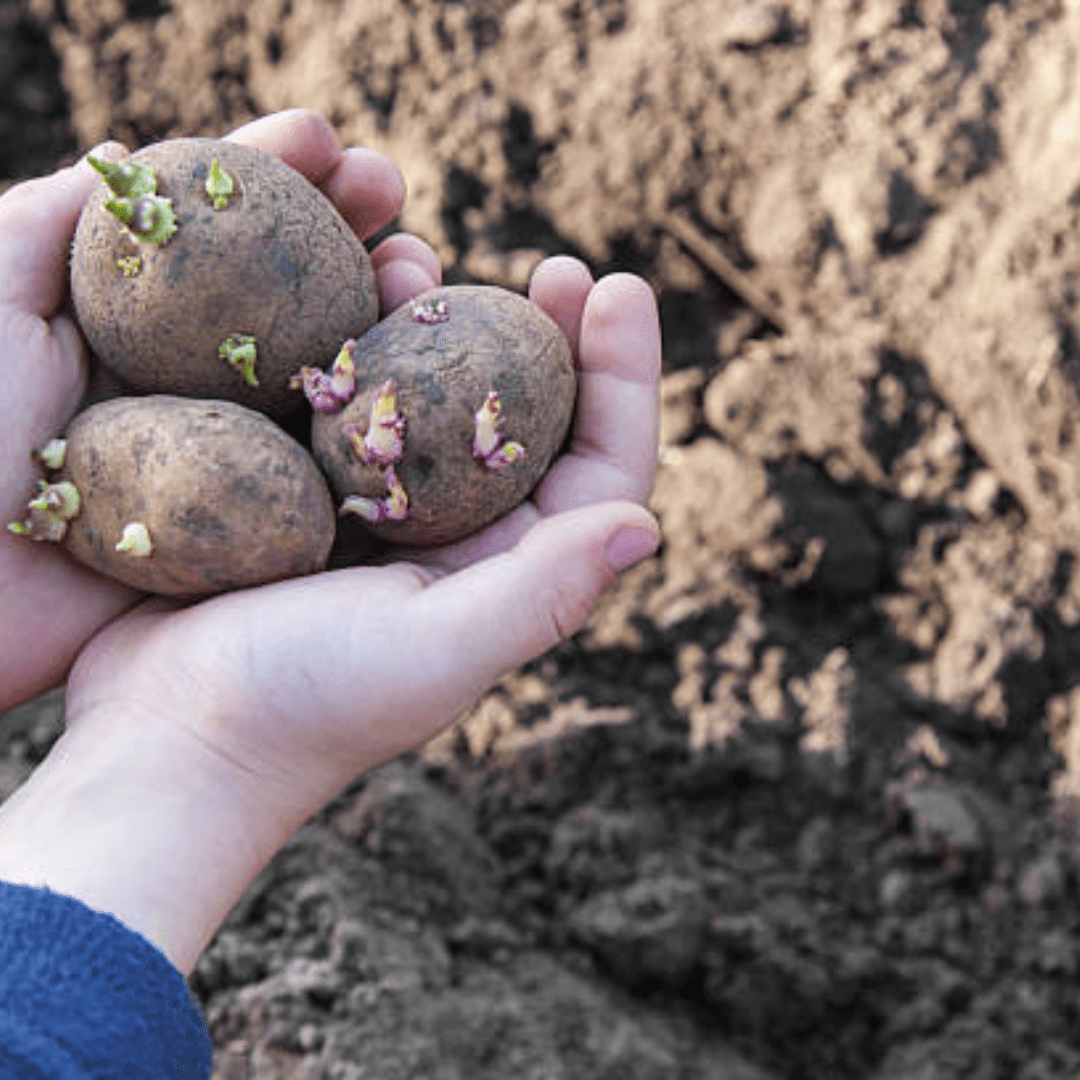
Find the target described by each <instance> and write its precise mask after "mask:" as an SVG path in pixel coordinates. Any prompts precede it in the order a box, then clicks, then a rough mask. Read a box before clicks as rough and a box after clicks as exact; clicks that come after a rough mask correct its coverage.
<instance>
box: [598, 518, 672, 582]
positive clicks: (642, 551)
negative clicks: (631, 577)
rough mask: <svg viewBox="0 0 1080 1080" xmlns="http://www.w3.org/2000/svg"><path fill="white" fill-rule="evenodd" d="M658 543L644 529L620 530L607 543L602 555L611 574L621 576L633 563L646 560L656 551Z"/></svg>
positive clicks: (653, 536)
mask: <svg viewBox="0 0 1080 1080" xmlns="http://www.w3.org/2000/svg"><path fill="white" fill-rule="evenodd" d="M659 542H660V541H659V538H658V537H657V536H655V535H654V534H653V533H651V532H646V531H645V530H644V529H622V530H621V531H620V532H617V533H616V534H615V535H614V536H613V537H612V538H611V540H609V541H608V546H607V548H606V549H605V551H604V555H605V557H606V558H607V564H608V566H610V567H611V570H612V572H613V573H616V574H621V573H622V571H623V570H626V569H628V568H629V567H631V566H633V565H634V563H639V562H641V560H642V559H647V558H648V557H649V556H650V555H651V554H652V553H653V552H654V551H656V549H657V547H658V545H659Z"/></svg>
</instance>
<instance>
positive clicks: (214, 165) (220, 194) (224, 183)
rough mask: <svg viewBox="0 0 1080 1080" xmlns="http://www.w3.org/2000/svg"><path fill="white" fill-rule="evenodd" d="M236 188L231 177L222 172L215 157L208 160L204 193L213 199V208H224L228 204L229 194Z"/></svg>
mask: <svg viewBox="0 0 1080 1080" xmlns="http://www.w3.org/2000/svg"><path fill="white" fill-rule="evenodd" d="M235 190H236V185H235V184H234V183H233V180H232V177H231V176H230V175H229V174H228V173H227V172H224V171H223V170H222V168H221V166H220V165H219V164H218V160H217V158H214V160H213V161H211V162H210V175H209V176H208V177H207V178H206V194H207V195H209V196H210V198H211V199H213V200H214V209H215V210H224V209H225V207H226V206H228V205H229V196H230V195H232V193H233V192H234V191H235Z"/></svg>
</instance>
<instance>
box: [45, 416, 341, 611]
mask: <svg viewBox="0 0 1080 1080" xmlns="http://www.w3.org/2000/svg"><path fill="white" fill-rule="evenodd" d="M66 437H67V454H66V458H65V461H64V466H63V469H62V470H60V473H59V474H58V476H57V477H56V479H57V480H70V481H71V482H72V483H73V484H74V485H75V486H76V487H77V488H78V489H79V494H80V497H81V508H80V511H79V513H78V515H77V516H76V517H75V518H74V519H73V520H72V521H71V522H70V524H69V525H68V529H67V533H66V535H65V536H64V539H63V541H62V543H63V546H64V547H65V548H66V549H67V550H68V551H69V552H70V553H71V555H73V556H74V557H75V558H76V559H77V560H78V561H79V562H81V563H83V564H85V565H86V566H89V567H91V568H92V569H94V570H97V571H99V572H100V573H103V574H107V575H109V576H110V577H113V578H116V579H117V580H118V581H122V582H124V583H125V584H127V585H131V586H133V587H134V588H136V589H142V590H144V591H146V592H153V593H161V594H164V595H168V596H205V595H208V594H211V593H217V592H224V591H226V590H231V589H241V588H245V587H247V586H250V585H261V584H265V583H267V582H271V581H278V580H280V579H282V578H288V577H296V576H298V575H301V574H309V573H313V572H315V571H317V570H321V569H322V568H323V567H324V566H325V565H326V560H327V557H328V556H329V553H330V548H331V545H332V544H333V540H334V529H335V524H336V515H335V513H334V506H333V502H332V500H331V498H330V492H329V489H328V488H327V486H326V481H325V480H324V478H323V476H322V474H321V473H320V472H319V469H318V467H317V466H316V464H315V462H314V460H313V459H312V457H311V455H310V454H309V453H308V452H307V451H306V450H305V449H304V448H303V447H302V446H301V445H300V444H299V443H298V442H296V441H295V440H294V439H292V438H290V437H289V436H288V435H286V434H285V433H284V432H283V431H282V430H281V429H280V428H279V427H278V426H277V425H276V424H275V423H274V422H273V421H271V420H269V419H267V418H266V417H265V416H263V415H262V414H261V413H257V412H254V411H253V410H251V409H247V408H244V407H243V406H240V405H237V404H235V403H234V402H229V401H196V400H192V399H190V398H179V397H173V396H169V395H153V396H149V397H142V398H113V399H112V400H109V401H104V402H100V403H98V404H97V405H92V406H90V407H89V408H88V409H86V410H85V411H84V412H81V413H79V414H78V415H77V416H76V417H75V418H74V419H73V420H72V421H71V424H70V426H69V428H68V432H67V436H66ZM133 521H139V522H142V523H143V524H144V525H145V526H146V528H147V529H148V530H149V533H150V538H151V541H152V543H153V551H152V553H151V554H150V555H149V556H148V557H147V558H138V557H135V556H133V555H130V554H124V553H121V552H118V551H116V550H115V544H116V543H117V541H118V540H119V539H120V537H121V535H122V533H123V529H124V526H125V525H127V524H128V523H129V522H133Z"/></svg>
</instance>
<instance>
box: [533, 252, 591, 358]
mask: <svg viewBox="0 0 1080 1080" xmlns="http://www.w3.org/2000/svg"><path fill="white" fill-rule="evenodd" d="M592 287H593V277H592V274H590V273H589V268H588V267H587V266H586V265H585V264H584V263H583V262H582V261H581V260H580V259H575V258H572V257H571V256H569V255H555V256H553V257H552V258H550V259H545V260H544V261H543V262H542V263H540V265H539V266H537V268H536V269H535V270H534V271H533V275H532V279H531V280H530V282H529V299H530V300H532V301H533V303H534V304H537V305H538V306H539V307H540V308H542V309H543V310H544V311H546V312H547V314H548V315H550V316H551V317H552V318H553V319H554V320H555V322H557V323H558V324H559V329H560V330H562V332H563V335H564V336H565V337H566V340H567V341H568V342H570V349H571V351H572V352H573V354H574V356H575V357H576V356H577V355H578V342H579V339H580V335H581V316H582V314H583V312H584V310H585V302H586V300H587V299H588V297H589V293H590V291H591V290H592Z"/></svg>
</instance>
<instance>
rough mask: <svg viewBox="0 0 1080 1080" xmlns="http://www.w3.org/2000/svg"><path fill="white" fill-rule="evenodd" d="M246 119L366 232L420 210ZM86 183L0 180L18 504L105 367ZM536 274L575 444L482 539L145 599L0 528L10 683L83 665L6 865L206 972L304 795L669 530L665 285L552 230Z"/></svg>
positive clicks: (320, 128) (398, 276)
mask: <svg viewBox="0 0 1080 1080" xmlns="http://www.w3.org/2000/svg"><path fill="white" fill-rule="evenodd" d="M233 137H237V138H241V139H243V140H246V141H250V142H252V143H253V144H255V145H260V146H263V147H264V148H266V149H269V150H271V151H272V152H275V153H278V154H279V155H280V156H282V157H283V158H284V159H285V160H287V161H288V162H289V163H290V164H292V165H293V166H294V167H296V168H299V169H300V171H301V172H304V174H305V175H307V176H308V177H309V178H311V179H312V180H314V181H315V182H316V183H318V184H319V186H321V187H322V189H323V191H324V192H325V193H326V194H327V195H328V196H329V197H330V198H331V199H332V200H333V201H334V203H335V205H337V207H338V209H339V211H340V212H341V213H342V214H343V216H344V217H345V218H346V220H348V221H349V222H350V224H352V225H353V227H354V228H355V229H356V231H357V232H358V234H359V235H361V236H367V235H371V234H372V233H373V232H375V231H377V230H378V229H379V228H381V227H382V226H383V225H384V224H386V223H387V222H389V221H390V220H392V219H393V217H395V216H396V214H397V213H398V210H399V209H400V206H401V202H402V199H403V197H404V187H403V184H402V183H401V178H400V176H399V175H398V174H397V171H396V169H394V167H393V166H392V165H391V164H390V163H389V162H388V161H387V160H386V159H385V158H382V157H381V155H377V154H374V153H373V152H372V151H368V150H349V151H342V150H341V149H340V147H339V146H338V144H337V141H336V138H335V137H334V135H333V132H332V131H331V130H330V128H329V127H328V125H326V123H325V122H324V121H322V120H321V119H320V118H318V117H315V116H313V115H312V114H308V113H302V112H289V113H285V114H278V115H277V116H274V117H268V118H264V119H263V120H261V121H257V122H255V123H254V124H253V125H249V126H248V127H246V128H243V129H241V130H240V131H239V132H237V133H235V134H234V136H233ZM110 152H112V153H116V154H119V153H122V150H120V149H119V148H115V147H114V148H112V149H111V151H110ZM94 182H95V180H94V178H93V176H92V175H91V174H90V170H89V168H88V167H87V166H86V165H85V164H80V165H78V166H76V167H75V168H74V169H73V170H68V171H63V172H61V173H59V174H57V175H55V176H53V177H49V178H46V179H44V180H39V181H33V182H31V183H30V184H27V185H22V186H21V187H19V188H15V189H13V190H12V192H9V193H8V195H6V196H5V197H4V198H3V199H0V374H2V375H3V378H2V379H0V385H3V386H4V392H3V393H4V396H3V397H0V422H2V423H3V424H4V427H5V432H6V434H7V435H8V436H11V437H10V438H9V437H5V439H4V441H3V444H2V446H0V512H5V513H6V514H7V518H6V520H13V519H15V518H17V517H18V515H19V511H20V509H21V505H22V503H24V502H25V498H26V492H27V491H28V490H29V489H30V488H31V487H32V481H33V475H34V472H33V468H32V466H31V465H30V463H29V455H30V451H31V450H32V448H34V447H35V446H40V445H43V444H44V443H45V442H46V441H48V439H49V438H51V437H52V436H54V435H56V434H57V433H58V432H59V431H60V430H61V429H62V427H63V425H64V423H65V422H66V421H67V419H68V418H69V417H70V415H71V414H72V413H73V411H74V410H75V409H76V408H77V406H78V404H79V402H80V400H82V398H83V395H84V393H85V387H86V380H87V370H86V356H85V353H84V351H83V348H82V345H81V342H80V339H79V336H78V333H77V330H76V328H75V326H74V324H73V323H72V321H71V319H70V317H69V316H68V315H67V314H65V313H64V310H63V305H64V292H65V290H64V280H65V277H66V251H67V246H68V244H69V242H70V236H71V231H72V230H73V228H74V224H75V220H76V219H77V215H78V208H79V207H80V206H81V204H82V201H84V200H85V198H86V196H87V193H88V192H89V190H90V188H91V186H92V184H93V183H94ZM373 263H374V265H375V268H376V272H377V275H378V279H379V287H380V297H381V302H382V307H383V310H384V311H389V310H392V309H394V308H395V307H397V306H398V305H400V304H401V303H404V302H406V301H407V300H409V299H410V298H411V297H412V296H414V295H416V294H417V293H419V292H421V291H423V290H425V289H427V288H429V287H430V286H431V285H433V284H435V283H437V282H438V279H439V270H438V264H437V261H436V260H435V258H434V255H433V254H432V252H431V251H430V249H429V248H428V247H427V246H426V245H424V244H423V243H422V242H420V241H419V240H417V239H416V238H414V237H408V236H404V235H399V236H394V237H391V238H390V239H389V240H387V241H385V242H384V243H383V244H382V245H380V246H379V247H378V248H376V250H375V251H374V252H373ZM16 269H18V273H17V274H16V273H15V270H16ZM529 294H530V297H531V299H532V300H533V301H534V302H535V303H537V304H538V305H539V306H540V307H542V308H543V309H544V310H545V311H547V312H548V314H549V315H551V316H552V318H554V319H555V321H556V322H557V323H558V324H559V326H560V327H561V328H562V330H563V332H564V333H565V334H566V336H567V339H568V340H569V342H570V344H571V347H572V350H573V352H574V355H575V358H576V363H577V367H578V373H579V395H578V407H577V413H576V416H575V422H574V427H573V431H572V434H571V440H570V444H569V447H568V449H567V451H566V452H565V453H564V454H563V456H562V457H560V458H559V459H558V460H557V461H556V463H555V465H554V466H553V468H552V469H551V470H550V472H549V473H548V474H547V476H546V477H545V478H544V480H543V481H542V483H541V484H540V486H539V488H538V489H537V490H536V492H535V493H534V496H533V498H532V499H531V500H530V501H529V502H527V503H526V504H524V505H523V506H521V507H519V508H518V509H516V510H515V511H513V512H511V513H510V514H508V515H507V516H506V517H504V518H503V519H501V520H500V521H498V522H496V523H495V524H494V525H492V526H490V527H489V528H487V529H485V530H483V531H482V532H481V533H478V534H476V535H475V536H473V537H470V538H468V539H467V540H464V541H461V542H459V543H457V544H455V545H452V546H450V547H445V548H440V549H435V550H432V551H426V552H423V553H420V552H407V551H399V552H396V553H394V552H391V553H389V554H388V555H386V556H384V557H383V559H382V560H381V562H380V565H367V566H353V567H347V568H345V569H340V570H334V571H331V572H328V573H323V574H317V575H313V576H311V577H306V578H301V579H294V580H291V581H285V582H280V583H277V584H274V585H269V586H263V587H260V588H257V589H250V590H244V591H241V592H235V593H229V594H226V595H222V596H218V597H214V598H213V599H210V600H207V601H204V602H202V603H198V604H194V605H190V604H181V603H178V602H172V601H167V600H164V599H162V598H151V599H144V598H142V597H140V596H139V595H138V594H135V593H133V592H131V591H130V590H128V589H126V588H123V587H120V586H117V585H115V584H114V583H111V582H109V581H106V580H105V579H102V578H100V577H97V576H95V575H93V574H92V573H90V572H89V571H85V570H82V569H80V568H78V567H76V566H74V565H73V564H71V563H70V562H68V561H67V559H66V558H65V557H64V556H63V554H62V552H59V551H57V550H56V549H55V548H53V546H52V545H45V544H32V543H30V542H28V541H25V540H22V539H20V538H17V537H12V536H9V535H7V534H3V535H0V603H2V604H3V605H4V606H3V611H4V616H3V618H2V619H0V707H4V706H7V705H11V704H15V703H17V702H18V701H21V700H25V699H27V698H28V697H30V696H32V695H33V694H35V693H38V692H40V691H41V690H43V689H45V688H46V687H48V686H50V685H54V684H56V683H57V682H59V681H61V680H62V679H63V678H64V677H65V675H68V682H67V692H66V721H67V726H66V730H65V732H64V734H63V735H62V736H61V738H60V739H59V740H58V742H57V744H56V745H55V747H54V748H53V750H52V752H51V753H50V754H49V756H48V758H47V759H46V760H45V761H44V762H43V763H42V764H41V765H40V766H39V767H38V769H37V770H36V771H35V772H34V774H33V775H32V776H31V778H30V779H29V780H28V781H27V782H26V783H25V784H24V785H23V787H22V788H20V789H19V790H18V791H17V792H16V793H15V794H14V795H13V796H11V797H10V798H9V799H8V800H7V801H6V802H5V803H4V804H3V805H2V806H0V879H3V880H7V881H12V882H22V883H27V884H45V885H48V886H49V887H50V888H52V889H53V890H55V891H57V892H62V893H66V894H68V895H71V896H76V897H78V898H79V899H81V900H83V901H84V902H86V903H87V904H89V905H90V906H91V907H94V908H96V909H98V910H102V911H108V912H111V913H112V914H114V915H116V916H117V918H119V919H120V920H121V921H122V922H124V923H125V924H126V925H128V926H130V927H131V928H132V929H134V930H136V931H138V932H140V933H142V934H143V935H144V936H146V937H147V938H149V939H150V940H151V941H152V942H154V943H155V944H156V945H157V946H158V947H159V948H160V949H161V950H162V951H163V952H164V953H165V954H166V956H168V957H169V959H170V960H172V962H173V963H174V964H176V966H177V967H179V968H180V969H181V970H182V971H184V972H189V971H190V970H191V968H192V967H193V965H194V963H195V961H196V959H197V958H198V956H199V954H200V953H201V951H202V950H203V948H204V947H205V945H206V944H207V942H208V941H209V940H210V938H211V937H212V935H213V934H214V932H215V931H216V930H217V928H218V926H219V925H220V923H221V922H222V920H223V919H224V918H225V916H226V915H227V914H228V911H229V910H230V908H231V907H232V906H233V905H234V904H235V903H236V901H237V900H238V899H239V897H240V896H241V894H242V893H243V891H244V889H245V888H246V887H247V885H248V884H249V883H250V882H251V880H252V879H253V878H254V876H255V875H256V874H257V873H258V872H259V870H260V869H262V867H263V866H265V864H266V863H267V861H268V860H269V859H270V858H271V857H272V856H273V855H274V853H275V852H276V851H277V850H278V849H279V848H280V847H281V846H282V845H283V844H284V843H285V842H286V841H287V840H288V838H289V837H290V836H291V835H292V834H293V832H295V830H296V829H297V828H298V827H299V826H300V825H301V824H303V822H304V821H305V820H306V819H307V818H308V817H309V816H310V815H311V814H313V813H315V812H316V811H317V810H319V809H320V808H321V807H322V806H323V805H325V804H326V803H327V802H328V801H329V800H330V799H332V798H333V797H334V796H335V795H336V794H337V793H338V792H339V791H340V790H341V789H342V788H343V787H344V786H346V785H347V784H348V783H350V782H351V781H352V780H353V779H354V778H356V777H357V776H358V775H360V774H362V773H364V772H366V771H368V770H369V769H371V768H373V767H374V766H376V765H378V764H380V763H382V762H384V761H387V760H388V759H390V758H392V757H395V756H396V755H398V754H400V753H402V752H404V751H405V750H408V749H410V748H413V747H416V746H417V745H419V744H421V743H422V742H424V741H425V740H426V739H428V738H430V737H431V736H433V735H434V734H436V733H437V732H438V731H440V730H442V729H443V728H444V727H446V726H447V725H448V724H450V723H452V722H453V720H454V719H455V718H456V717H457V716H458V715H460V713H461V712H462V711H463V710H465V709H466V708H467V707H468V706H469V705H470V704H471V703H472V702H474V701H475V700H476V699H477V697H478V696H479V695H481V694H482V693H483V692H484V691H485V690H486V689H487V688H488V687H490V686H491V685H492V684H493V683H494V682H495V681H496V680H497V679H498V678H499V677H500V676H501V675H503V674H504V673H505V672H507V671H509V670H512V669H513V668H515V667H517V666H518V665H520V664H522V663H524V662H526V661H528V660H530V659H532V658H533V657H535V656H537V655H540V654H541V653H543V652H545V651H547V650H548V649H549V648H551V647H552V646H554V645H555V644H557V643H558V642H559V641H561V640H563V639H564V638H565V637H566V636H567V635H569V634H572V633H574V632H575V631H576V630H578V629H579V628H580V627H581V626H582V625H583V624H584V622H585V620H586V619H587V618H588V615H589V613H590V612H591V611H592V609H593V607H594V606H595V604H596V602H597V600H598V599H599V597H600V595H601V594H602V592H603V590H604V589H605V588H607V587H608V586H609V585H610V584H611V582H612V581H613V580H614V578H615V576H616V574H617V573H618V572H619V571H621V570H622V569H624V568H626V567H627V566H629V565H631V564H633V563H634V562H636V561H638V560H640V559H642V558H644V557H646V556H648V555H649V554H650V553H651V552H652V551H653V550H654V549H655V547H656V545H657V543H658V542H659V536H658V530H657V525H656V522H655V520H654V519H653V518H652V516H651V515H650V514H649V513H648V512H647V511H646V510H645V509H644V508H643V505H642V504H643V503H644V502H645V501H646V500H647V498H648V496H649V493H650V491H651V489H652V484H653V478H654V473H655V467H656V451H657V432H658V413H659V405H658V382H659V374H660V334H659V325H658V318H657V312H656V305H655V301H654V298H653V295H652V292H651V290H650V289H649V288H648V286H647V285H646V284H645V283H644V282H642V281H641V280H640V279H638V278H636V277H633V276H630V275H626V274H615V275H611V276H609V277H607V278H604V279H602V280H601V281H599V282H594V281H593V279H592V277H591V276H590V274H589V272H588V270H587V269H586V268H585V266H584V265H583V264H581V263H580V262H578V261H577V260H573V259H569V258H564V257H556V258H553V259H548V260H546V261H545V262H543V263H541V264H540V266H539V267H538V268H537V270H536V271H535V273H534V275H533V278H532V281H531V284H530V289H529Z"/></svg>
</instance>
